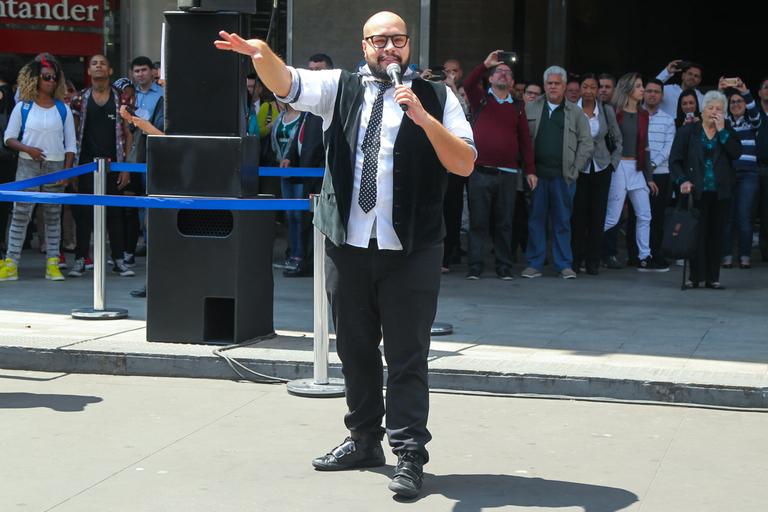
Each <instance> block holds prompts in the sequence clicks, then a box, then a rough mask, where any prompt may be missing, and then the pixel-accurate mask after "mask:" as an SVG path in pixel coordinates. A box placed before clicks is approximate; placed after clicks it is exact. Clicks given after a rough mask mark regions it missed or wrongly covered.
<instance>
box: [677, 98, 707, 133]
mask: <svg viewBox="0 0 768 512" xmlns="http://www.w3.org/2000/svg"><path fill="white" fill-rule="evenodd" d="M700 121H701V112H700V108H699V97H698V96H696V91H695V90H694V89H686V90H684V91H683V92H682V93H681V94H680V97H679V98H678V99H677V116H676V117H675V126H676V127H677V128H680V127H681V126H683V125H686V124H692V123H698V122H700Z"/></svg>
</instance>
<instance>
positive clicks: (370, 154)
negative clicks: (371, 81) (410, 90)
mask: <svg viewBox="0 0 768 512" xmlns="http://www.w3.org/2000/svg"><path fill="white" fill-rule="evenodd" d="M376 85H377V86H378V88H379V92H378V94H377V95H376V99H375V100H374V102H373V109H372V110H371V118H370V119H369V120H368V127H367V128H366V129H365V136H364V137H363V173H362V176H361V178H360V197H359V198H358V199H357V204H359V205H360V208H362V209H363V211H364V212H365V213H368V212H369V211H371V210H372V209H373V207H374V206H376V172H377V169H378V166H379V147H380V146H381V118H382V116H383V114H384V92H385V91H386V90H387V89H389V88H390V87H392V82H377V83H376Z"/></svg>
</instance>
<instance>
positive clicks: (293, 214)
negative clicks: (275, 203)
mask: <svg viewBox="0 0 768 512" xmlns="http://www.w3.org/2000/svg"><path fill="white" fill-rule="evenodd" d="M293 180H295V178H281V179H280V189H281V191H282V194H283V199H304V184H303V183H302V182H301V181H293ZM285 220H286V222H287V223H288V244H289V249H290V256H291V258H299V259H302V258H304V242H303V240H302V236H301V211H300V210H288V211H286V212H285Z"/></svg>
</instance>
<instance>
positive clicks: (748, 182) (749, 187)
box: [723, 171, 760, 258]
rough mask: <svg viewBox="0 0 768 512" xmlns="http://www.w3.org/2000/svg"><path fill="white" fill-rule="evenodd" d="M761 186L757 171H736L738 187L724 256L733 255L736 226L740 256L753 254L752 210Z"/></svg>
mask: <svg viewBox="0 0 768 512" xmlns="http://www.w3.org/2000/svg"><path fill="white" fill-rule="evenodd" d="M759 187H760V179H759V177H758V175H757V173H756V172H746V171H739V172H737V173H736V188H735V189H734V194H733V201H731V210H730V212H729V214H728V221H727V222H726V224H725V233H724V236H723V241H724V245H723V257H732V256H733V235H734V227H735V232H736V234H737V235H738V243H739V245H738V248H739V257H741V258H749V257H750V255H751V254H752V210H753V208H754V206H755V199H757V192H758V189H759Z"/></svg>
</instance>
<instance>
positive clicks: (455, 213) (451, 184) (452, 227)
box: [443, 173, 467, 267]
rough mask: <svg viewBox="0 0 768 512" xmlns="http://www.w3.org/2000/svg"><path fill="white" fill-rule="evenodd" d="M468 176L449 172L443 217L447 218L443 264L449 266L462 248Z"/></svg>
mask: <svg viewBox="0 0 768 512" xmlns="http://www.w3.org/2000/svg"><path fill="white" fill-rule="evenodd" d="M466 186H467V178H465V177H464V176H459V175H457V174H453V173H449V174H448V188H447V189H446V191H445V199H444V201H443V218H444V219H445V230H446V234H445V242H444V244H445V247H444V253H445V254H444V255H443V265H444V266H446V267H447V266H449V265H450V263H451V260H453V259H454V257H456V256H458V255H459V253H460V249H461V215H462V213H463V212H464V188H465V187H466Z"/></svg>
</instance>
